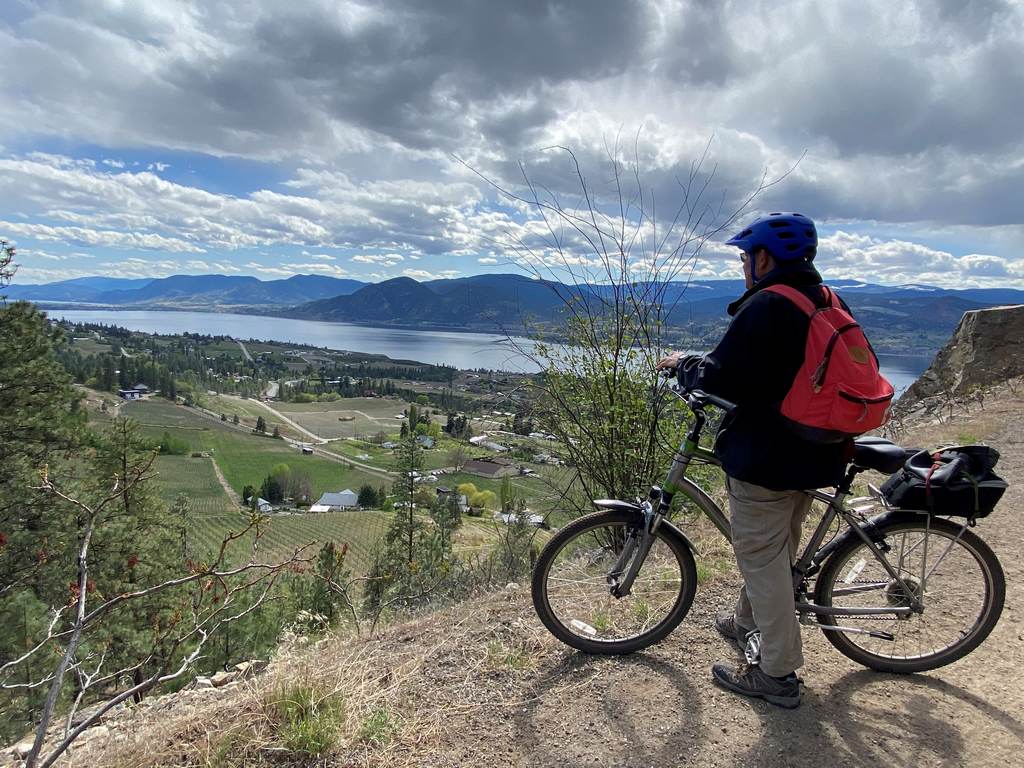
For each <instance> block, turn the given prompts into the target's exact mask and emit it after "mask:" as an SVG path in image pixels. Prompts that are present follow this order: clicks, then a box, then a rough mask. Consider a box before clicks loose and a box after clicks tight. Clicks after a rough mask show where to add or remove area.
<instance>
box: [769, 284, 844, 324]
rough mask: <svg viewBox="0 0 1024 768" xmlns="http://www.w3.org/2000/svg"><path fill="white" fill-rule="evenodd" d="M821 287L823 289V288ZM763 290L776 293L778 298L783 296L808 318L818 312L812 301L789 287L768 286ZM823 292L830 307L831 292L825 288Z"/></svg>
mask: <svg viewBox="0 0 1024 768" xmlns="http://www.w3.org/2000/svg"><path fill="white" fill-rule="evenodd" d="M822 287H823V288H824V286H822ZM763 290H765V291H768V292H771V293H777V294H779V296H785V297H786V298H787V299H789V300H790V301H791V302H793V303H794V304H796V305H797V307H799V308H800V309H801V310H802V311H803V313H804V314H805V315H807V316H808V317H810V316H811V315H813V314H814V313H815V312H817V311H818V307H817V306H816V305H815V303H814V302H813V301H811V300H810V299H808V298H807V297H806V296H804V295H803V294H802V293H800V291H798V290H797V289H796V288H794V287H793V286H791V285H769V286H768V287H767V288H764V289H763ZM825 291H826V293H825V298H826V299H828V303H829V306H831V304H832V293H831V291H829V290H828V288H825Z"/></svg>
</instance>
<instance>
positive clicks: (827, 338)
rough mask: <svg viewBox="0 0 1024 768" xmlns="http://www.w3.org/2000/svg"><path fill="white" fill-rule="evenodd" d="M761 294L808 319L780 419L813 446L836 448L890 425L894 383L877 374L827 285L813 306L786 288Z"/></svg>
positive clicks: (854, 325)
mask: <svg viewBox="0 0 1024 768" xmlns="http://www.w3.org/2000/svg"><path fill="white" fill-rule="evenodd" d="M764 290H766V291H771V292H772V293H777V294H779V295H780V296H785V297H786V298H787V299H789V300H790V301H792V302H793V303H794V304H796V305H797V307H799V308H800V309H801V310H803V311H804V312H805V313H806V314H807V316H808V318H810V327H809V328H808V330H807V346H806V348H805V351H804V364H803V365H802V366H801V367H800V371H799V372H798V373H797V375H796V378H795V379H793V384H792V386H790V388H789V392H787V393H786V397H785V399H783V401H782V406H781V411H782V415H783V416H785V417H786V418H787V419H789V420H790V421H791V422H793V423H794V425H795V426H796V427H797V431H798V432H800V434H801V435H802V436H803V437H805V438H807V439H809V440H812V441H814V442H819V443H837V442H841V441H842V440H845V439H846V438H848V437H853V436H855V435H860V434H863V433H864V432H870V431H871V430H873V429H878V427H880V426H882V425H883V424H885V423H886V422H887V421H888V420H889V411H890V408H891V406H892V398H893V389H892V384H890V383H889V382H888V381H886V379H885V377H884V376H882V374H881V373H879V371H878V359H877V358H876V357H875V353H874V350H872V349H871V344H869V343H868V340H867V338H866V337H865V336H864V331H862V330H861V327H860V325H858V323H857V321H856V320H854V319H853V317H852V316H851V315H850V313H849V312H847V311H846V310H845V309H843V307H842V305H841V304H840V302H839V301H838V300H837V299H836V295H835V293H834V292H833V291H832V290H831V289H830V288H827V287H825V286H822V290H823V291H824V293H825V306H824V307H820V308H819V307H817V306H815V304H814V302H813V301H811V300H810V299H809V298H807V297H806V296H805V295H804V294H802V293H801V292H800V291H798V290H797V289H796V288H793V287H791V286H788V285H772V286H769V287H767V288H765V289H764Z"/></svg>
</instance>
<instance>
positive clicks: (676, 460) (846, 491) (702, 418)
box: [608, 394, 966, 639]
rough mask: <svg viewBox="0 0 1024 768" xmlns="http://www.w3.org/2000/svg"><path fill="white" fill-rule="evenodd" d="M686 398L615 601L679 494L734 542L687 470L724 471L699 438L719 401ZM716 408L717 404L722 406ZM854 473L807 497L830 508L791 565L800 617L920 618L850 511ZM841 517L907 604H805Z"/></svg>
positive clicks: (615, 579)
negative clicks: (709, 409)
mask: <svg viewBox="0 0 1024 768" xmlns="http://www.w3.org/2000/svg"><path fill="white" fill-rule="evenodd" d="M705 397H708V396H705ZM685 399H686V400H687V402H688V404H689V405H690V408H691V410H692V411H693V414H694V422H693V425H692V426H691V427H690V429H689V431H688V432H687V435H686V438H685V439H684V441H683V443H682V444H681V445H680V446H679V449H678V450H677V451H676V453H675V456H674V457H673V459H672V466H671V467H670V469H669V471H668V474H667V476H666V478H665V483H664V485H663V486H662V487H661V488H653V489H652V490H651V501H649V502H644V503H642V504H641V505H640V508H641V510H642V511H643V513H644V516H645V519H646V523H647V524H646V525H645V531H644V535H643V536H642V537H640V540H639V541H636V540H635V539H634V540H633V541H632V542H630V544H631V546H627V547H625V548H624V551H623V553H622V556H621V557H620V558H619V562H618V563H617V564H616V566H615V567H614V568H613V570H612V571H611V572H610V573H609V574H608V578H609V583H610V584H611V585H612V586H611V590H612V594H614V595H616V596H623V595H626V594H629V591H630V589H631V587H632V584H633V580H634V579H635V578H636V575H637V573H638V572H639V570H640V566H641V565H642V564H643V560H644V558H646V556H647V552H648V551H649V550H650V547H651V544H652V543H653V538H654V536H653V534H654V532H655V531H656V530H657V528H658V526H659V525H660V524H661V522H662V521H663V520H665V519H667V518H668V517H669V515H670V512H671V506H672V500H673V498H674V497H675V496H676V495H677V494H682V495H684V496H685V497H686V498H688V499H689V500H690V501H692V502H693V503H694V504H695V505H696V506H697V508H698V509H700V511H701V512H702V513H703V514H704V515H706V516H707V518H708V519H709V520H710V521H711V522H712V524H714V526H715V527H716V528H717V529H718V530H719V531H720V532H721V534H722V535H723V536H724V537H725V538H726V539H727V540H728V541H729V542H730V543H731V542H732V532H731V528H730V525H729V520H728V518H727V517H726V515H725V513H724V512H723V511H722V509H721V508H720V507H719V506H718V504H716V503H715V501H714V500H713V499H712V498H711V497H710V496H709V495H708V494H707V492H706V491H704V489H703V488H701V487H700V486H699V485H697V484H696V483H694V482H693V481H692V480H690V479H689V478H688V477H686V472H687V469H688V468H689V466H690V464H691V463H692V462H694V461H696V462H699V463H702V464H710V465H712V466H717V467H721V462H720V461H719V460H718V459H717V458H716V457H715V455H714V454H713V453H712V452H711V451H709V450H707V449H705V448H702V447H701V446H700V436H701V433H702V432H703V430H704V427H705V425H706V423H707V417H706V415H705V414H704V410H703V409H704V406H705V405H706V404H707V402H715V398H708V401H707V402H705V401H701V400H698V399H697V398H695V397H694V396H693V395H692V394H691V396H689V397H687V398H685ZM715 404H716V405H717V404H718V403H715ZM856 474H857V469H856V468H855V467H852V466H851V467H850V468H849V469H848V470H847V473H846V475H845V477H844V479H843V481H842V482H841V483H840V485H839V486H838V487H837V488H836V492H835V493H834V494H828V493H824V492H822V491H819V490H809V491H805V492H804V493H806V494H807V495H808V496H810V497H811V498H813V499H815V500H817V501H821V502H823V503H824V504H825V505H826V509H825V513H824V514H823V515H822V518H821V520H820V522H819V523H818V525H817V527H816V528H815V529H814V532H813V533H812V534H811V538H810V539H809V541H808V542H807V545H806V547H804V550H803V553H802V554H801V555H800V557H799V558H798V559H797V561H796V563H795V564H794V566H793V589H794V593H795V594H796V596H797V611H798V612H799V613H801V614H811V613H813V614H816V615H824V616H867V615H879V614H886V615H892V616H896V617H899V616H908V615H910V614H911V613H922V612H923V611H924V604H923V602H922V599H921V597H919V596H917V594H916V593H915V591H914V590H913V589H911V587H910V586H909V585H908V584H907V582H906V580H905V579H904V578H903V577H902V576H901V575H900V574H899V572H898V571H897V570H896V569H894V568H893V567H892V565H891V564H890V563H889V561H888V559H887V558H886V557H885V552H884V551H883V549H882V547H884V546H885V545H884V543H883V544H882V547H880V546H879V544H878V543H877V542H876V541H875V539H874V538H873V537H872V535H871V534H872V533H873V530H872V526H871V524H870V523H867V525H866V526H862V525H861V524H860V523H859V522H858V520H857V518H856V516H855V514H854V510H851V509H850V508H848V507H847V506H846V499H847V497H848V496H849V495H850V487H851V484H852V481H853V478H854V477H855V476H856ZM655 500H657V501H658V505H657V507H656V508H655V506H654V504H653V502H654V501H655ZM837 517H839V518H841V519H842V520H843V521H844V522H845V523H846V524H847V525H848V526H849V531H850V532H852V533H853V535H856V536H858V537H859V538H860V539H861V540H862V541H863V542H864V544H865V545H866V546H867V548H868V551H870V552H871V554H872V555H873V556H874V558H875V559H876V560H877V561H878V562H879V563H880V564H881V566H882V567H883V568H884V569H885V572H886V573H887V574H888V576H889V577H890V578H891V579H892V580H893V581H894V582H895V583H896V584H898V585H899V586H900V588H901V589H902V590H903V594H904V595H906V596H907V599H908V602H909V605H907V606H893V607H891V608H841V607H839V608H837V607H833V606H823V605H817V604H815V603H813V602H810V601H809V600H807V598H806V591H807V590H806V580H807V578H808V577H809V576H812V575H814V573H816V572H817V571H818V570H819V569H820V567H821V564H822V563H823V562H824V561H825V560H826V559H827V558H828V556H829V555H830V554H831V553H832V551H834V549H835V546H836V543H837V542H838V541H839V537H836V540H835V541H833V542H832V543H830V544H828V545H826V546H824V547H823V546H822V542H823V541H824V540H825V536H826V535H828V531H829V529H830V527H831V526H832V523H833V522H835V520H836V518H837ZM965 528H966V526H965ZM843 535H848V534H843ZM636 547H639V551H638V552H637V551H636V550H635V548H636ZM924 547H925V551H924V554H925V558H924V563H923V564H922V571H923V572H922V574H921V584H922V589H921V595H923V594H924V589H923V585H924V584H925V582H926V581H927V577H928V575H930V572H928V571H927V564H928V561H927V554H928V549H927V547H928V536H927V535H926V537H925V541H924ZM886 549H887V547H886ZM947 551H948V550H947ZM634 554H635V555H636V556H635V557H633V555H634ZM943 556H944V555H943ZM901 561H902V557H901ZM626 563H630V565H629V567H628V569H627V570H626V572H625V573H623V572H622V568H623V567H625V565H626ZM936 565H937V564H936ZM934 568H935V565H933V567H932V570H934ZM620 576H621V577H622V578H621V579H620V578H619V577H620ZM877 588H878V586H877V585H869V586H854V587H850V588H849V589H842V590H840V591H838V592H837V593H836V594H840V595H844V594H854V593H856V592H862V591H868V590H871V589H877ZM832 628H833V629H838V630H842V631H847V632H864V630H860V629H857V628H852V627H832ZM868 634H872V635H876V636H880V637H885V638H886V639H892V637H891V636H889V635H888V633H882V632H869V633H868Z"/></svg>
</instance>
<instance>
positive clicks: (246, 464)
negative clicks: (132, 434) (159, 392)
mask: <svg viewBox="0 0 1024 768" xmlns="http://www.w3.org/2000/svg"><path fill="white" fill-rule="evenodd" d="M122 411H123V413H124V415H125V416H129V417H131V418H133V419H135V420H136V421H138V422H139V423H140V424H142V425H143V431H144V432H145V433H146V434H147V435H149V436H151V437H153V438H154V439H159V438H160V436H161V435H162V434H163V433H164V431H165V430H166V431H168V432H170V433H171V434H172V435H173V436H174V437H176V438H180V439H181V440H183V441H185V442H186V443H188V445H189V449H190V450H191V451H206V452H208V453H209V454H210V455H211V456H212V457H213V458H214V460H215V461H216V462H217V466H219V467H220V470H221V472H223V473H224V478H225V479H226V480H227V482H228V484H229V485H230V486H231V487H232V488H233V489H234V490H235V491H236V492H238V493H239V494H241V492H242V489H243V488H244V487H245V486H246V485H256V486H258V485H259V484H260V483H261V482H262V481H263V478H265V477H266V476H267V475H269V474H270V472H271V470H272V469H273V468H274V467H275V466H277V465H278V464H281V463H284V464H287V465H288V466H289V467H291V468H292V469H295V470H301V471H303V472H305V473H306V474H307V475H308V476H309V478H310V482H311V484H312V488H313V494H314V495H315V496H319V495H320V494H321V493H324V492H325V491H340V490H343V489H345V488H351V489H352V490H358V488H359V486H361V485H364V484H369V485H372V486H373V487H374V488H376V487H378V486H380V485H382V484H384V485H386V484H387V481H385V480H383V479H382V478H381V477H379V476H377V475H371V474H369V473H367V472H364V471H363V470H360V469H358V468H351V469H350V468H348V467H347V466H345V465H344V464H341V463H338V462H336V461H331V460H330V459H324V458H321V457H318V456H304V455H302V453H300V452H299V451H298V450H296V449H295V448H293V447H291V446H289V445H288V444H287V443H285V442H284V441H283V440H274V439H272V438H269V437H257V436H256V435H252V434H247V433H246V432H244V431H242V430H238V429H233V428H231V427H230V426H227V425H224V424H222V423H220V422H218V421H216V420H212V419H208V418H205V417H203V416H201V415H199V414H198V413H196V412H195V411H193V410H190V409H188V408H184V407H182V406H176V405H172V404H171V403H169V402H166V401H163V400H156V399H153V400H147V401H137V402H132V403H126V404H125V405H124V406H123V407H122Z"/></svg>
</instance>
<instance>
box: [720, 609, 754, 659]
mask: <svg viewBox="0 0 1024 768" xmlns="http://www.w3.org/2000/svg"><path fill="white" fill-rule="evenodd" d="M715 629H717V630H718V632H719V634H721V635H722V637H724V638H725V639H726V640H730V641H732V642H733V643H734V644H735V645H736V647H737V648H738V649H739V650H741V651H742V650H744V649H745V648H746V647H747V633H748V632H750V630H749V629H745V628H744V627H741V626H740V625H739V624H737V623H736V615H735V614H733V613H729V612H728V611H719V612H718V616H717V617H715Z"/></svg>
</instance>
